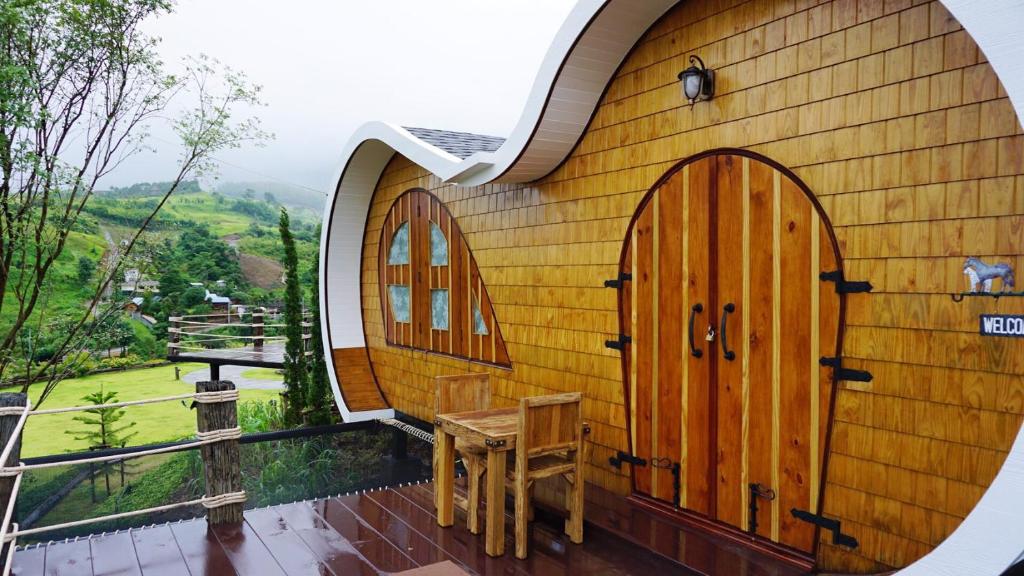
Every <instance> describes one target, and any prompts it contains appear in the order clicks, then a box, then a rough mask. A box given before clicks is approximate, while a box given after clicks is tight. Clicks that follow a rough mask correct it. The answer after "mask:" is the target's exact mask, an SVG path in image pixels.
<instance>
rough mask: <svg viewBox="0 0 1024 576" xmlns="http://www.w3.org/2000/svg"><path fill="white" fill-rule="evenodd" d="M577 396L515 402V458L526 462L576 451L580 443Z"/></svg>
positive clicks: (578, 401) (575, 394) (579, 411)
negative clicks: (517, 404)
mask: <svg viewBox="0 0 1024 576" xmlns="http://www.w3.org/2000/svg"><path fill="white" fill-rule="evenodd" d="M582 398H583V395H582V394H580V393H579V392H571V393H568V394H553V395H551V396H534V397H532V398H523V399H522V400H520V401H519V427H518V430H517V436H516V455H517V456H519V455H520V454H522V455H524V456H525V457H527V458H532V457H534V456H543V455H544V454H551V453H554V452H565V451H567V450H578V449H579V448H580V447H581V443H582V433H583V431H582V427H583V422H582V414H581V402H582Z"/></svg>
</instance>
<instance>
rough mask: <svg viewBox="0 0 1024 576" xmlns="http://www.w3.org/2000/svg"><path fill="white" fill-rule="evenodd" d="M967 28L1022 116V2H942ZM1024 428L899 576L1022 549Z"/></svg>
mask: <svg viewBox="0 0 1024 576" xmlns="http://www.w3.org/2000/svg"><path fill="white" fill-rule="evenodd" d="M941 2H942V4H943V5H944V6H945V7H946V9H947V10H949V12H950V13H951V14H952V15H953V17H955V18H956V19H957V20H958V21H959V22H960V24H961V25H962V26H963V27H964V29H966V30H967V32H968V33H969V34H970V35H971V38H973V39H974V42H975V43H976V44H977V45H978V47H979V48H980V49H981V51H982V52H984V53H985V57H986V58H988V61H989V63H990V64H991V65H992V69H993V70H995V72H996V76H998V77H999V81H1000V82H1002V84H1003V88H1004V89H1005V90H1006V93H1007V95H1008V96H1009V97H1010V102H1012V103H1013V108H1014V109H1015V110H1016V111H1017V118H1019V119H1024V30H1022V28H1021V22H1024V0H984V2H979V1H978V0H941ZM1022 495H1024V428H1021V429H1020V430H1018V431H1017V439H1016V440H1015V441H1014V443H1013V447H1012V448H1010V453H1009V454H1008V455H1007V457H1006V460H1005V461H1004V462H1003V466H1002V468H1000V469H999V473H998V474H997V475H996V477H995V479H994V480H993V481H992V484H991V485H989V487H988V490H986V491H985V494H984V495H983V496H982V497H981V500H980V501H979V502H978V504H977V505H976V506H975V507H974V509H973V510H971V513H970V514H968V515H967V518H965V519H964V521H963V522H961V523H960V526H958V527H957V529H956V530H954V531H953V533H952V534H950V535H949V537H948V538H946V539H945V540H944V541H943V542H942V543H941V544H939V546H938V547H937V548H935V549H934V550H932V551H931V552H930V553H928V554H926V555H925V556H924V557H923V558H921V559H920V560H918V561H917V562H915V563H913V564H911V565H910V566H908V567H907V568H904V569H903V570H900V571H899V572H897V574H899V575H900V576H972V575H979V576H980V575H985V576H988V575H991V576H998V575H1000V574H1002V573H1003V572H1004V571H1005V570H1006V569H1007V568H1008V567H1010V566H1012V565H1013V563H1014V562H1016V561H1017V560H1018V559H1019V558H1020V557H1021V555H1022V553H1024V530H1021V526H1024V497H1022Z"/></svg>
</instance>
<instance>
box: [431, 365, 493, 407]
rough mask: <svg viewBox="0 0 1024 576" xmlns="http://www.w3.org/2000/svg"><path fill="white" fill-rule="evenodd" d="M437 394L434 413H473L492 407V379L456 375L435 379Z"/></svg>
mask: <svg viewBox="0 0 1024 576" xmlns="http://www.w3.org/2000/svg"><path fill="white" fill-rule="evenodd" d="M434 382H435V383H436V385H437V392H436V395H435V397H434V411H435V412H434V413H435V414H450V413H452V412H471V411H474V410H487V409H488V408H490V407H491V378H490V375H488V374H456V375H455V376H437V377H436V378H434Z"/></svg>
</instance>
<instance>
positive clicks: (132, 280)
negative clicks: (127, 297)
mask: <svg viewBox="0 0 1024 576" xmlns="http://www.w3.org/2000/svg"><path fill="white" fill-rule="evenodd" d="M159 291H160V281H159V280H149V279H147V278H146V277H144V276H143V275H142V274H141V273H139V270H138V269H137V268H131V269H129V270H125V272H124V283H122V284H121V294H134V293H136V292H159Z"/></svg>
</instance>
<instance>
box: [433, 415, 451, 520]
mask: <svg viewBox="0 0 1024 576" xmlns="http://www.w3.org/2000/svg"><path fill="white" fill-rule="evenodd" d="M434 442H435V444H434V506H436V507H437V524H438V525H439V526H451V525H452V524H454V523H455V437H454V436H452V435H451V434H448V433H446V432H445V431H444V430H442V429H441V427H440V426H434Z"/></svg>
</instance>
